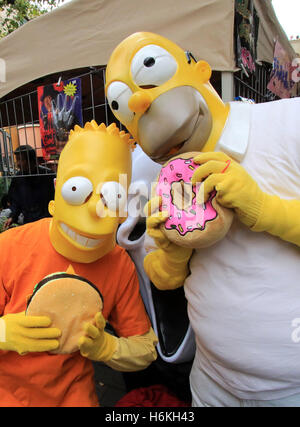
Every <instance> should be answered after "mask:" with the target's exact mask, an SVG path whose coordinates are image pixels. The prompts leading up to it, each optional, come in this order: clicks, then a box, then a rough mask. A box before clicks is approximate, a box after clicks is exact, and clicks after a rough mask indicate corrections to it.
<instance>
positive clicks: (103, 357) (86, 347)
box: [78, 312, 118, 362]
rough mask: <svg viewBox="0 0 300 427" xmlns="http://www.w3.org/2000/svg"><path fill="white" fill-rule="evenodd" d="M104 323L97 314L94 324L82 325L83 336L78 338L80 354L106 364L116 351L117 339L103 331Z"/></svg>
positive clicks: (100, 314) (99, 314) (101, 317)
mask: <svg viewBox="0 0 300 427" xmlns="http://www.w3.org/2000/svg"><path fill="white" fill-rule="evenodd" d="M105 325H106V321H105V319H104V317H103V316H102V313H100V312H99V313H97V314H96V315H95V318H94V324H92V323H86V324H85V325H84V331H85V335H84V336H82V337H81V338H79V341H78V347H79V350H80V354H81V355H82V356H83V357H87V358H88V359H90V360H93V361H95V362H108V361H109V360H110V359H111V358H112V356H113V354H114V352H115V351H116V349H117V345H118V338H116V337H114V336H112V335H110V334H108V333H107V332H105V331H104V328H105Z"/></svg>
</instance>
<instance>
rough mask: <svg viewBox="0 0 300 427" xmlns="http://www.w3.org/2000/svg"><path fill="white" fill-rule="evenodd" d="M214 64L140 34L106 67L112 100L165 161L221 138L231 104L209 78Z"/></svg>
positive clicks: (119, 116)
mask: <svg viewBox="0 0 300 427" xmlns="http://www.w3.org/2000/svg"><path fill="white" fill-rule="evenodd" d="M210 77H211V68H210V66H209V65H208V64H207V63H206V62H205V61H199V62H196V61H195V60H194V59H193V57H191V56H190V55H189V54H188V53H186V52H184V51H183V50H182V49H181V48H179V47H178V46H177V45H176V44H174V43H172V42H171V41H169V40H168V39H165V38H163V37H161V36H159V35H157V34H152V33H144V32H142V33H135V34H133V35H132V36H130V37H128V38H127V39H125V40H124V41H123V42H121V43H120V45H119V46H118V47H117V48H116V49H115V50H114V52H113V53H112V55H111V58H110V60H109V62H108V65H107V70H106V82H107V84H106V95H107V99H108V102H109V105H110V107H111V109H112V111H113V113H114V115H115V116H116V117H117V119H118V120H120V122H121V123H122V124H124V125H125V126H126V128H127V129H128V131H129V132H130V133H131V134H132V135H133V137H134V138H135V139H136V140H137V142H138V143H139V144H140V145H141V147H142V149H143V150H144V151H145V153H146V154H148V155H149V156H150V157H151V158H152V159H153V160H155V161H156V162H159V163H164V162H165V161H166V160H167V159H169V158H170V157H172V156H174V155H175V154H179V153H183V152H188V151H200V150H201V149H202V148H203V147H204V146H205V145H206V144H207V143H208V142H209V141H210V139H212V138H214V139H215V138H216V136H215V134H216V133H217V128H218V122H219V121H222V124H223V122H224V121H225V118H226V115H227V108H226V107H225V105H224V104H223V102H222V100H221V99H220V98H219V96H218V94H217V93H216V92H215V90H214V89H213V88H212V86H211V85H210V83H209V79H210Z"/></svg>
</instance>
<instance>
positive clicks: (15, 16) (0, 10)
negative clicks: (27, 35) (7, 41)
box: [0, 0, 64, 38]
mask: <svg viewBox="0 0 300 427" xmlns="http://www.w3.org/2000/svg"><path fill="white" fill-rule="evenodd" d="M63 2H64V0H32V1H27V0H0V38H3V37H5V36H7V35H8V34H9V33H12V32H13V31H14V30H16V29H17V28H19V27H20V26H21V25H23V24H25V23H26V22H28V21H30V20H31V19H34V18H36V17H37V16H40V15H43V14H44V13H47V12H49V11H51V10H52V9H54V8H56V7H57V6H59V5H60V4H62V3H63Z"/></svg>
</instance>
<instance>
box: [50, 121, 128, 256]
mask: <svg viewBox="0 0 300 427" xmlns="http://www.w3.org/2000/svg"><path fill="white" fill-rule="evenodd" d="M130 180H131V146H130V141H129V135H128V134H125V132H121V133H120V132H119V130H118V129H117V127H116V125H115V124H113V125H111V126H109V127H108V128H106V127H105V125H104V124H102V125H100V126H98V125H97V123H96V122H91V123H88V124H86V126H85V127H84V129H81V128H80V127H78V126H77V127H76V128H75V132H73V133H72V134H71V135H70V138H69V141H68V143H67V145H66V147H65V148H64V150H63V151H62V154H61V156H60V160H59V166H58V172H57V179H56V187H55V200H54V201H52V202H50V204H49V212H50V214H51V215H52V216H53V220H52V223H51V229H50V239H51V242H52V244H53V246H54V248H55V249H56V250H57V251H58V252H59V253H61V254H62V255H64V256H65V257H66V258H68V259H70V260H73V261H77V262H93V261H95V260H97V259H99V258H101V257H102V256H103V255H105V254H106V253H108V252H109V251H110V250H111V249H113V247H114V245H115V233H116V230H117V227H118V225H119V224H120V222H122V221H123V220H124V218H125V217H126V204H127V191H128V186H129V184H130Z"/></svg>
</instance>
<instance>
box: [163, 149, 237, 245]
mask: <svg viewBox="0 0 300 427" xmlns="http://www.w3.org/2000/svg"><path fill="white" fill-rule="evenodd" d="M197 154H199V153H182V154H180V155H178V156H175V157H173V158H172V159H170V160H169V161H168V162H167V163H165V165H164V166H163V167H162V169H161V172H160V174H159V176H158V179H157V185H156V187H155V195H157V196H160V197H161V198H162V204H161V208H160V210H162V211H168V212H169V215H170V216H169V218H168V219H167V220H166V222H165V223H164V224H162V225H161V229H162V230H163V232H164V233H165V235H166V237H167V238H168V239H169V240H170V241H171V242H173V243H176V244H177V245H178V246H183V247H188V248H194V249H197V248H205V247H208V246H211V245H213V244H214V243H216V242H217V241H219V240H221V239H222V238H223V237H224V236H225V235H226V234H227V232H228V230H229V228H230V226H231V224H232V220H233V211H232V210H230V209H226V208H224V207H222V206H221V205H219V203H218V202H217V200H216V192H215V191H214V192H212V193H211V194H210V197H209V200H208V201H207V202H206V203H199V202H198V201H197V195H198V196H200V194H199V189H200V188H201V184H200V185H197V186H196V185H192V183H191V179H192V176H193V173H194V172H195V170H196V169H197V168H198V167H199V166H200V165H198V164H196V163H194V161H193V159H194V157H196V156H197Z"/></svg>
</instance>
